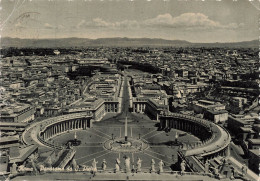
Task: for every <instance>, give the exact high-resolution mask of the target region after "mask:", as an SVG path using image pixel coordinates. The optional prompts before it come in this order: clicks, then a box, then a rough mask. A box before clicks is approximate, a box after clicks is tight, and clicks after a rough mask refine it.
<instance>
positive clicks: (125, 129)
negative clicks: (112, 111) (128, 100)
mask: <svg viewBox="0 0 260 181" xmlns="http://www.w3.org/2000/svg"><path fill="white" fill-rule="evenodd" d="M125 141H127V117H125Z"/></svg>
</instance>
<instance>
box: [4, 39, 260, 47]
mask: <svg viewBox="0 0 260 181" xmlns="http://www.w3.org/2000/svg"><path fill="white" fill-rule="evenodd" d="M1 46H2V47H19V48H20V47H31V48H35V47H38V48H56V47H61V48H68V47H97V46H106V47H108V46H114V47H141V46H142V47H144V46H150V47H160V46H172V47H230V48H238V47H245V48H250V47H252V48H253V47H259V42H258V40H252V41H243V42H234V43H217V42H216V43H191V42H188V41H184V40H165V39H158V38H99V39H88V38H74V37H72V38H59V39H20V38H10V37H3V38H2V39H1Z"/></svg>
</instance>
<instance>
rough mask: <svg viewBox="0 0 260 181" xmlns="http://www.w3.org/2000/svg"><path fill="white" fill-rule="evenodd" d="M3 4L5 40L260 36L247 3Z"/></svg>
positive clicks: (120, 0)
mask: <svg viewBox="0 0 260 181" xmlns="http://www.w3.org/2000/svg"><path fill="white" fill-rule="evenodd" d="M1 6H2V13H1V19H2V21H1V30H2V31H1V37H11V38H21V39H60V38H71V37H74V38H88V39H100V38H115V37H120V38H121V37H122V38H123V37H127V38H151V39H155V38H156V39H165V40H183V41H188V42H192V43H216V42H219V43H226V42H227V43H232V42H242V41H252V40H256V39H258V34H259V30H258V17H259V11H258V10H257V7H256V6H254V4H253V3H252V2H249V1H237V2H235V1H229V0H222V1H203V2H202V1H195V0H194V1H174V0H157V1H155V0H151V1H145V0H140V1H137V0H134V1H129V0H117V1H112V0H103V1H98V0H92V1H90V0H69V1H62V0H49V1H44V0H17V1H10V0H2V1H1Z"/></svg>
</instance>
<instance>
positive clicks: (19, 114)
mask: <svg viewBox="0 0 260 181" xmlns="http://www.w3.org/2000/svg"><path fill="white" fill-rule="evenodd" d="M0 112H1V117H0V121H1V122H18V123H21V122H30V121H32V120H34V113H35V108H34V107H33V106H30V105H28V104H15V105H10V106H6V107H5V108H3V109H2V110H1V111H0Z"/></svg>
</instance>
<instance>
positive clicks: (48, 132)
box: [22, 113, 93, 147]
mask: <svg viewBox="0 0 260 181" xmlns="http://www.w3.org/2000/svg"><path fill="white" fill-rule="evenodd" d="M92 116H93V115H92V114H91V113H75V114H67V115H62V116H57V117H53V118H49V119H45V120H43V121H40V122H37V123H34V124H32V125H30V126H29V127H28V128H26V130H25V131H24V132H23V135H22V138H23V142H24V143H25V144H26V145H31V144H40V145H44V146H48V147H56V146H55V145H54V144H51V143H48V142H46V140H48V139H50V138H52V137H54V136H56V135H58V134H61V133H63V132H66V131H69V130H76V129H87V128H90V127H91V126H92V121H93V120H92ZM58 147H59V146H58Z"/></svg>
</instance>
